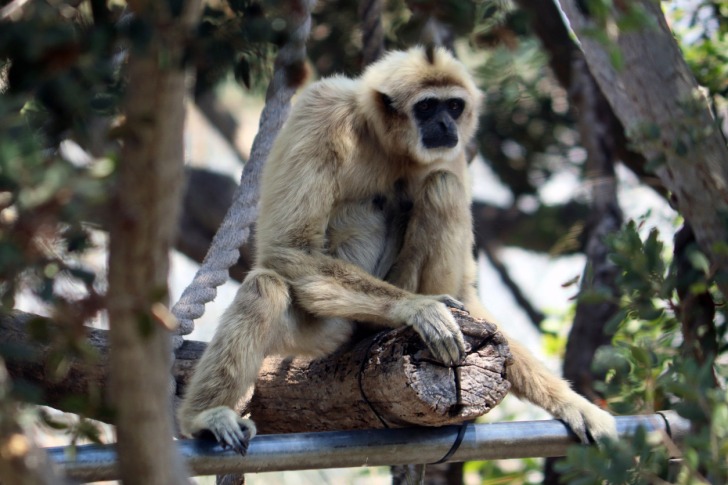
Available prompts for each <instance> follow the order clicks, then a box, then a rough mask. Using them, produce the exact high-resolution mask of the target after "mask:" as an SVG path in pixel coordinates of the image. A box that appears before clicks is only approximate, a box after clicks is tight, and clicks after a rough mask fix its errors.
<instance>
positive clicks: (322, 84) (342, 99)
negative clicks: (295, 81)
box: [295, 76, 361, 112]
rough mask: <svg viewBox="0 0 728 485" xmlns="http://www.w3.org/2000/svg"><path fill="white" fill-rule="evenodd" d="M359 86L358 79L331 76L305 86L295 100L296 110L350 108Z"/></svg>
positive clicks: (325, 110) (327, 110)
mask: <svg viewBox="0 0 728 485" xmlns="http://www.w3.org/2000/svg"><path fill="white" fill-rule="evenodd" d="M360 86H361V82H360V81H359V80H358V79H351V78H348V77H345V76H332V77H327V78H324V79H321V80H318V81H316V82H314V83H311V84H310V85H309V86H307V87H306V88H305V89H304V90H303V91H302V92H301V94H300V95H299V97H298V100H297V101H296V105H295V109H296V110H299V111H300V110H314V111H324V112H330V111H332V110H337V109H342V108H344V109H351V108H352V107H354V106H355V105H356V98H357V92H358V90H359V88H360Z"/></svg>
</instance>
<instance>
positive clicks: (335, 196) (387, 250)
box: [179, 47, 616, 453]
mask: <svg viewBox="0 0 728 485" xmlns="http://www.w3.org/2000/svg"><path fill="white" fill-rule="evenodd" d="M481 97H482V94H481V93H480V91H479V90H478V89H477V87H476V86H475V83H474V81H473V79H472V77H471V76H470V75H469V74H468V72H467V70H466V69H465V67H464V66H463V65H462V64H461V63H460V62H459V61H457V60H456V59H455V58H454V57H453V56H452V55H451V54H450V53H448V52H447V51H446V50H445V49H442V48H437V49H425V48H422V47H415V48H412V49H410V50H408V51H397V52H390V53H388V54H387V55H386V56H385V57H384V58H382V59H381V60H379V61H378V62H376V63H374V64H372V65H370V66H369V67H368V68H367V69H366V71H365V72H364V74H363V75H362V76H361V77H360V78H358V79H348V78H344V77H333V78H329V79H324V80H322V81H319V82H316V83H314V84H313V85H311V86H310V87H308V88H307V89H306V90H305V91H304V92H303V93H302V94H301V96H300V99H299V100H298V102H297V103H296V105H295V107H294V109H293V110H292V112H291V115H290V118H289V119H288V120H287V122H286V123H285V125H284V126H283V128H282V130H281V132H280V134H279V135H278V138H277V140H276V142H275V144H274V146H273V148H272V151H271V154H270V157H269V159H268V161H267V164H266V166H265V169H264V173H263V179H262V185H261V194H262V195H261V197H262V198H261V203H260V216H259V220H258V226H257V235H256V236H257V254H256V263H255V266H254V269H253V270H252V271H251V272H250V273H249V274H248V276H247V277H246V278H245V280H244V281H243V283H242V284H241V286H240V289H239V290H238V292H237V295H236V296H235V299H234V300H233V302H232V304H231V305H230V307H229V308H228V309H227V311H226V312H225V314H224V316H223V318H222V321H221V322H220V325H219V327H218V329H217V331H216V333H215V336H214V337H213V339H212V341H211V342H210V344H209V346H208V347H207V350H206V351H205V353H204V355H203V356H202V358H201V359H200V361H199V362H198V364H197V367H196V369H195V372H194V376H193V378H192V379H191V381H190V383H189V385H188V387H187V390H186V393H185V397H184V400H183V402H182V405H181V407H180V410H179V421H180V426H181V430H182V432H183V434H186V435H189V436H198V435H201V434H206V433H207V434H212V435H214V437H215V438H216V439H217V440H218V441H219V442H220V443H221V444H223V445H224V446H230V447H232V448H234V449H236V450H237V451H239V452H240V453H245V452H246V450H247V445H248V441H249V439H250V438H251V437H252V436H253V435H254V434H255V427H254V425H253V423H252V422H251V421H250V420H246V419H243V418H241V417H240V416H239V415H238V413H236V412H235V411H234V410H233V408H235V407H236V405H238V404H239V401H241V399H244V398H245V397H246V396H248V395H249V394H250V390H251V389H252V387H253V385H254V383H255V380H256V377H257V375H258V372H259V370H260V367H261V364H262V362H263V359H264V358H265V357H266V356H267V355H269V354H288V355H296V354H306V355H314V356H316V355H325V354H327V353H331V352H333V351H334V350H336V349H337V348H338V347H339V346H340V345H342V344H343V343H345V342H346V341H347V339H349V337H350V336H351V332H352V327H353V322H355V321H362V322H370V323H373V324H377V325H381V326H384V327H399V326H402V325H410V326H412V327H413V328H414V330H415V331H416V332H417V333H418V334H419V335H420V336H421V337H422V339H423V341H424V342H425V344H426V345H427V347H428V348H429V349H430V351H431V352H432V354H433V355H434V356H435V357H436V358H438V359H440V360H441V361H442V362H443V363H445V364H447V365H452V364H455V363H457V362H458V361H459V360H460V359H461V357H462V356H463V354H464V349H465V344H464V340H463V336H462V334H461V331H460V329H459V328H458V326H457V324H456V323H455V320H454V318H453V317H452V315H451V313H450V311H449V310H448V308H447V307H448V306H452V307H456V308H463V307H464V308H465V309H467V311H469V312H470V313H471V314H472V315H473V316H474V317H476V318H485V319H488V320H490V321H493V320H492V318H491V317H490V315H489V314H488V313H487V312H486V310H485V309H484V308H483V306H482V305H481V304H480V302H479V301H478V297H477V292H476V286H475V283H476V261H475V259H474V258H473V252H472V248H473V233H472V220H471V217H472V216H471V212H470V182H469V177H468V170H467V161H466V156H465V146H466V145H467V143H468V142H469V141H470V140H471V138H472V137H473V135H474V133H475V130H476V126H477V120H478V110H479V106H480V103H481ZM509 345H510V349H511V353H512V355H513V364H512V365H511V366H510V367H508V370H507V373H508V380H509V381H510V382H511V384H512V390H513V391H514V392H515V393H516V395H518V396H520V397H522V398H525V399H527V400H529V401H531V402H533V403H535V404H537V405H539V406H541V407H542V408H544V409H545V410H546V411H548V412H549V413H551V414H552V415H554V416H555V417H556V418H559V419H562V420H563V421H565V422H566V424H568V425H569V427H570V428H571V429H572V430H573V431H574V432H575V433H576V434H577V435H578V436H579V437H580V438H581V440H582V441H584V442H587V441H589V438H590V437H591V438H593V439H597V440H598V439H601V438H604V437H615V436H616V428H615V423H614V419H613V418H612V416H611V415H609V414H608V413H607V412H605V411H603V410H601V409H599V408H598V407H597V406H595V405H594V404H592V403H590V402H589V401H587V400H586V399H584V398H583V397H581V396H579V395H578V394H576V393H575V392H574V391H573V390H572V389H571V388H570V387H569V385H568V384H567V383H566V382H565V381H564V380H562V379H560V378H559V377H557V376H555V375H554V374H552V373H550V372H549V371H547V370H546V369H545V368H544V367H543V365H542V364H541V363H539V362H538V361H537V360H535V359H534V357H533V356H532V355H531V354H530V353H529V352H528V351H527V350H525V349H524V348H523V347H522V346H521V345H519V344H518V343H517V342H515V341H513V340H510V339H509Z"/></svg>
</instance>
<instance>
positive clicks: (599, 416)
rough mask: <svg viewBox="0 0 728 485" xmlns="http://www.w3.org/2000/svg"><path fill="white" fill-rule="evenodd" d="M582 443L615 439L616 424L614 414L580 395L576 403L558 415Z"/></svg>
mask: <svg viewBox="0 0 728 485" xmlns="http://www.w3.org/2000/svg"><path fill="white" fill-rule="evenodd" d="M558 417H559V418H560V419H561V420H563V421H564V422H565V423H566V424H567V425H568V426H569V428H571V430H572V431H573V432H574V434H576V436H577V437H578V438H579V441H581V442H582V443H583V444H591V443H601V442H603V441H604V440H616V439H617V438H618V436H617V425H616V422H615V420H614V416H612V415H611V414H609V413H608V412H606V411H604V410H602V409H600V408H599V407H597V406H596V405H594V404H592V403H590V402H589V401H587V400H586V399H584V398H581V397H580V400H579V401H578V402H577V403H574V405H573V406H570V407H568V408H567V409H565V410H564V411H563V412H562V413H560V416H558Z"/></svg>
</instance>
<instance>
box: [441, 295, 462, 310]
mask: <svg viewBox="0 0 728 485" xmlns="http://www.w3.org/2000/svg"><path fill="white" fill-rule="evenodd" d="M440 301H441V302H443V303H444V304H445V305H446V306H448V307H450V308H454V309H456V310H460V311H463V312H466V311H467V310H466V309H465V305H463V304H462V302H460V301H458V300H456V299H455V298H453V297H451V296H450V295H442V296H441V297H440Z"/></svg>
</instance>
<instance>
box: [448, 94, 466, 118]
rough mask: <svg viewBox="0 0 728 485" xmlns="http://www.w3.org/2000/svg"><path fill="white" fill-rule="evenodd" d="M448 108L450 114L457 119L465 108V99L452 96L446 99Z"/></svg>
mask: <svg viewBox="0 0 728 485" xmlns="http://www.w3.org/2000/svg"><path fill="white" fill-rule="evenodd" d="M446 103H447V110H448V111H449V112H450V116H452V117H453V118H455V119H457V118H458V116H460V115H461V114H462V112H463V110H464V109H465V101H463V100H462V99H460V98H451V99H448V100H447V101H446Z"/></svg>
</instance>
